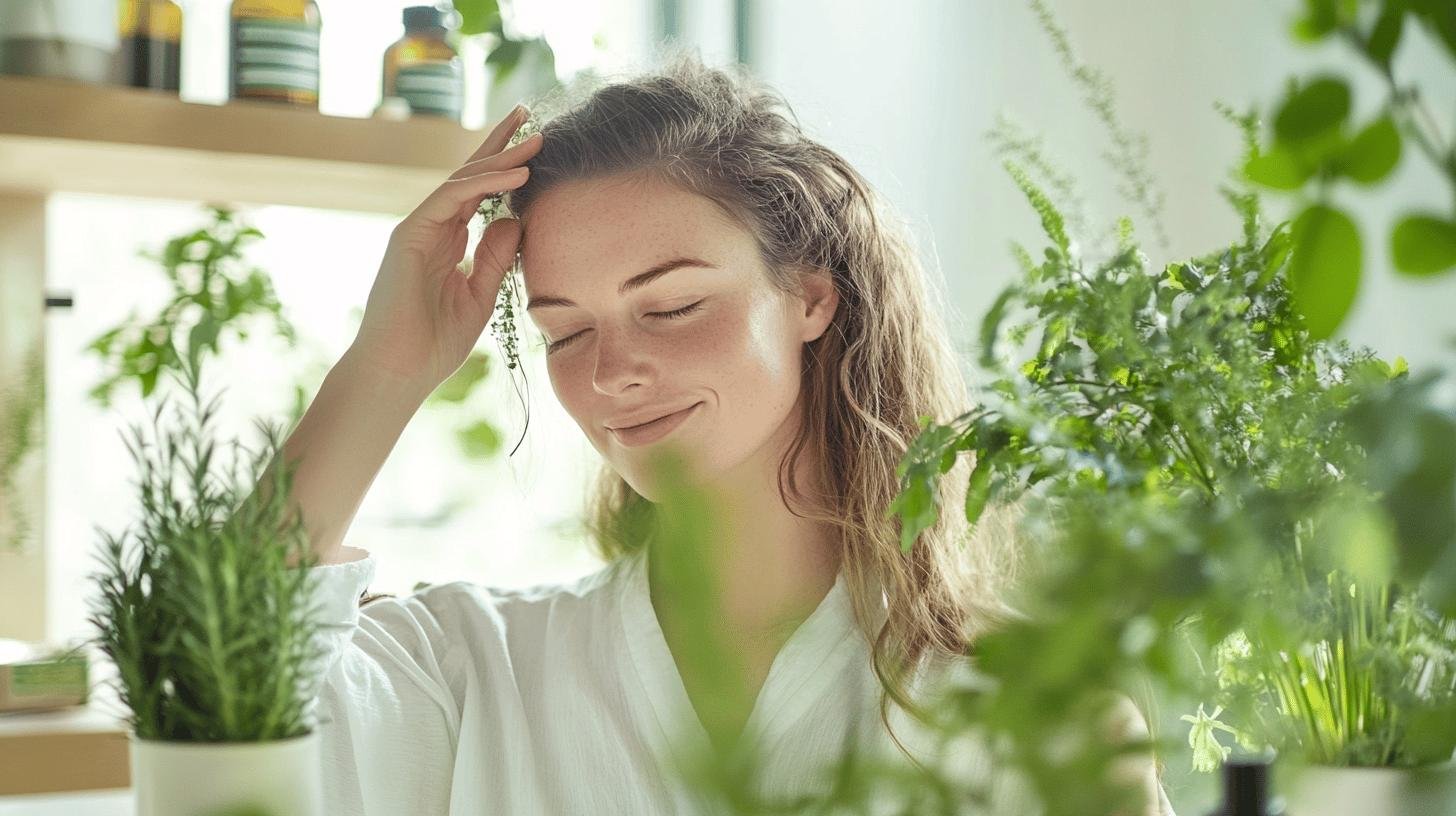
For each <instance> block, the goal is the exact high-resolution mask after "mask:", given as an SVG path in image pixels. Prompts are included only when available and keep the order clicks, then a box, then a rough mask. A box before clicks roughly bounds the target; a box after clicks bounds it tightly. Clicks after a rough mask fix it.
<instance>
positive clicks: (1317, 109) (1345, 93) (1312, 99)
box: [1274, 76, 1350, 145]
mask: <svg viewBox="0 0 1456 816" xmlns="http://www.w3.org/2000/svg"><path fill="white" fill-rule="evenodd" d="M1349 115H1350V86H1349V85H1347V84H1345V80H1343V79H1341V78H1339V77H1335V76H1322V77H1319V78H1317V79H1315V80H1314V81H1313V82H1310V83H1309V84H1308V85H1305V86H1304V87H1302V88H1298V89H1296V90H1294V91H1293V93H1291V94H1290V95H1289V96H1288V97H1286V98H1285V100H1284V104H1283V105H1281V106H1280V108H1279V112H1278V113H1277V114H1275V116H1274V133H1275V135H1277V136H1278V138H1279V140H1280V141H1281V142H1285V143H1287V144H1290V145H1298V144H1301V143H1308V142H1312V141H1315V140H1317V139H1319V138H1320V137H1322V136H1326V135H1328V134H1330V133H1331V132H1334V131H1337V130H1338V129H1339V127H1340V125H1342V124H1344V122H1345V118H1346V117H1347V116H1349Z"/></svg>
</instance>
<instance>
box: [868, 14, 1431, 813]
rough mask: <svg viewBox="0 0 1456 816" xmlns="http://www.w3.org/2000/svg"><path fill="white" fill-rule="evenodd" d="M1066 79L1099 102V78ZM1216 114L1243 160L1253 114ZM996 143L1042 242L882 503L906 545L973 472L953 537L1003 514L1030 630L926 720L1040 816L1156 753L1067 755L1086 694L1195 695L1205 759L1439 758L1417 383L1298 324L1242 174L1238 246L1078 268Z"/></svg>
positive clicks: (1019, 141)
mask: <svg viewBox="0 0 1456 816" xmlns="http://www.w3.org/2000/svg"><path fill="white" fill-rule="evenodd" d="M1034 5H1035V6H1036V7H1037V8H1038V9H1039V10H1040V11H1041V12H1042V14H1041V18H1042V22H1043V24H1044V25H1045V26H1047V27H1048V28H1049V29H1051V30H1052V33H1053V40H1054V43H1056V44H1064V43H1065V39H1064V37H1061V36H1057V31H1056V29H1055V23H1054V21H1052V20H1051V16H1050V14H1049V13H1046V12H1045V7H1044V5H1043V4H1041V3H1039V2H1038V3H1034ZM1059 51H1060V52H1061V53H1062V54H1063V56H1064V58H1065V57H1066V56H1067V55H1068V54H1069V51H1068V50H1067V49H1066V48H1065V47H1064V46H1063V45H1059ZM1067 64H1068V67H1069V68H1070V69H1072V74H1073V77H1074V79H1076V80H1077V81H1078V82H1079V83H1081V84H1082V85H1083V86H1084V88H1086V89H1088V90H1089V96H1088V98H1089V101H1091V102H1093V103H1094V106H1095V105H1096V103H1097V100H1098V99H1099V98H1102V97H1101V96H1100V93H1099V92H1098V87H1099V86H1100V84H1101V81H1102V80H1101V79H1100V77H1099V75H1098V74H1096V73H1095V72H1093V71H1090V70H1086V69H1085V68H1084V67H1082V66H1076V65H1075V63H1074V61H1072V60H1067ZM1221 111H1222V112H1223V113H1224V114H1225V116H1226V118H1229V119H1230V120H1232V121H1233V122H1235V123H1236V124H1238V125H1239V127H1240V128H1241V130H1242V131H1243V134H1244V146H1245V156H1244V159H1243V160H1242V166H1244V167H1247V166H1248V165H1249V163H1250V162H1251V161H1253V159H1254V157H1256V156H1257V155H1258V146H1257V141H1258V137H1257V129H1258V121H1257V119H1256V118H1255V117H1254V116H1253V115H1252V114H1246V115H1242V116H1240V115H1237V114H1235V113H1233V112H1232V111H1231V110H1229V109H1228V108H1226V107H1223V108H1221ZM1103 118H1104V121H1105V122H1107V121H1108V119H1107V117H1106V116H1105V115H1104V117H1103ZM1110 132H1111V133H1112V137H1113V139H1114V141H1115V142H1118V143H1122V144H1126V143H1127V140H1126V138H1125V134H1121V133H1119V132H1118V131H1117V129H1115V128H1111V129H1110ZM998 139H999V141H1000V145H1001V146H1002V148H1003V153H1007V154H1012V155H1015V156H1017V157H1018V158H1021V159H1028V160H1026V161H1020V162H1018V161H1010V160H1008V161H1007V164H1006V169H1007V171H1008V173H1010V175H1011V176H1012V178H1013V179H1014V180H1015V181H1016V182H1017V184H1018V186H1019V187H1020V188H1021V189H1022V191H1023V192H1024V194H1025V195H1026V197H1027V199H1028V201H1029V202H1030V203H1031V205H1032V207H1033V209H1034V210H1035V211H1036V213H1037V214H1038V216H1039V217H1040V219H1041V222H1042V226H1043V231H1044V232H1045V234H1046V236H1047V239H1048V241H1049V245H1048V246H1047V247H1046V248H1045V249H1044V250H1043V251H1042V252H1041V253H1040V257H1036V256H1033V255H1032V253H1030V252H1028V251H1026V250H1025V249H1022V248H1020V247H1015V248H1014V253H1015V255H1016V257H1017V258H1018V260H1019V263H1020V266H1021V268H1022V277H1021V280H1020V281H1018V282H1017V283H1015V284H1013V285H1012V286H1010V287H1008V288H1007V289H1006V290H1004V291H1003V292H1002V293H1001V295H1000V296H999V297H998V298H997V299H996V301H995V303H994V305H993V306H992V308H991V309H990V311H989V312H988V314H987V315H986V317H985V319H984V321H983V324H982V331H981V338H980V348H981V355H980V360H979V362H980V364H981V366H982V367H983V368H984V369H986V371H987V372H988V373H989V374H990V375H991V376H990V380H991V384H990V385H989V386H987V387H986V388H984V389H982V391H981V393H980V394H979V395H978V396H979V397H980V398H981V404H980V405H979V406H978V407H976V408H975V409H973V410H970V411H968V412H966V413H965V414H963V415H961V416H959V417H957V418H955V419H954V420H951V421H949V422H943V423H942V422H936V421H933V420H932V418H929V417H927V418H925V419H924V420H923V423H924V428H923V431H922V433H921V435H920V436H919V438H917V439H916V440H915V443H914V444H913V445H912V447H911V450H910V451H909V452H908V454H907V456H906V457H905V460H904V461H903V462H902V463H901V469H900V476H901V479H902V492H901V494H900V495H899V496H898V497H897V498H896V500H895V503H894V504H893V505H892V507H891V508H890V513H891V514H892V515H895V516H898V517H899V519H900V521H901V525H902V527H901V529H902V544H903V546H904V547H905V548H906V549H907V550H908V549H909V548H911V547H913V546H914V544H915V541H916V539H917V538H918V535H919V532H920V531H921V530H923V529H925V527H926V526H928V525H929V524H932V523H934V521H935V520H936V519H937V518H938V516H939V513H940V512H942V511H943V510H944V508H940V507H937V506H936V504H935V496H936V494H935V491H934V487H935V484H936V482H937V480H938V479H939V478H940V477H941V474H943V473H945V472H947V471H948V470H949V468H950V466H951V465H952V464H953V463H954V461H955V459H956V458H957V457H958V456H960V455H963V454H965V455H971V456H973V457H974V462H975V464H974V466H973V470H972V473H971V476H970V482H969V486H968V487H969V489H968V491H967V500H966V506H965V507H964V508H956V511H957V512H964V513H965V514H966V517H967V519H969V520H970V521H971V522H973V523H974V522H976V521H977V520H978V519H979V518H980V517H981V515H982V514H983V513H984V512H985V509H986V508H987V507H988V506H990V505H991V504H993V503H1019V504H1021V505H1022V506H1023V507H1024V508H1025V513H1024V515H1023V517H1022V518H1023V525H1022V536H1021V538H1020V539H1019V541H1020V542H1021V545H1022V546H1024V547H1026V548H1028V550H1029V551H1030V553H1031V556H1032V557H1030V558H1029V561H1030V563H1031V564H1032V565H1033V566H1032V568H1031V570H1030V572H1029V574H1028V575H1027V576H1026V578H1025V579H1024V582H1023V583H1022V585H1021V586H1019V587H1018V588H1017V593H1016V594H1015V597H1016V599H1017V606H1018V608H1020V609H1021V610H1023V612H1024V613H1025V614H1026V618H1025V619H1024V620H1019V621H1016V622H1014V623H1012V624H1010V625H1008V626H1006V627H1003V628H1002V629H1001V630H999V631H997V632H995V633H993V634H991V635H989V636H987V637H985V638H983V639H981V641H980V642H979V643H978V644H977V645H976V647H975V657H974V660H975V666H976V669H977V673H978V675H979V678H978V680H979V682H978V683H977V684H976V685H975V686H967V687H965V688H963V689H960V690H958V691H955V692H952V693H951V694H950V695H949V696H948V697H947V698H946V701H945V702H944V703H943V704H942V705H941V706H940V710H941V711H942V712H943V713H944V714H945V720H944V722H943V723H942V725H943V726H944V727H945V728H947V729H949V730H955V729H963V728H965V727H968V726H969V725H972V724H975V725H979V726H984V727H987V728H989V730H990V732H991V734H993V735H994V736H995V742H996V743H997V744H999V745H1000V746H1001V748H1002V750H1003V755H1002V758H1003V759H1005V760H1007V761H1009V762H1010V763H1012V764H1013V765H1015V766H1017V767H1019V768H1021V769H1022V770H1024V771H1026V773H1027V775H1028V777H1029V779H1030V780H1031V782H1032V784H1033V787H1034V788H1035V789H1036V791H1037V792H1038V793H1039V794H1040V798H1041V799H1042V800H1043V804H1045V805H1046V806H1047V808H1048V812H1049V813H1068V814H1072V813H1093V812H1107V811H1108V810H1109V809H1110V808H1113V807H1117V806H1122V807H1130V806H1132V805H1133V804H1134V803H1133V801H1132V799H1130V798H1129V796H1130V792H1119V791H1117V790H1116V786H1114V785H1110V784H1109V781H1108V780H1109V771H1110V769H1111V768H1112V767H1113V764H1114V763H1115V762H1116V761H1117V760H1118V759H1119V757H1120V755H1122V754H1124V753H1126V752H1128V751H1133V752H1136V751H1139V750H1146V749H1148V748H1156V749H1158V751H1159V752H1160V753H1169V752H1172V751H1174V750H1175V749H1176V748H1177V745H1176V743H1175V742H1173V741H1171V740H1170V739H1168V738H1167V737H1160V736H1159V735H1157V734H1156V733H1155V734H1154V735H1153V736H1154V737H1155V739H1153V740H1150V741H1148V742H1147V743H1144V744H1137V743H1133V744H1127V745H1124V746H1122V748H1120V749H1119V748H1113V747H1110V746H1109V745H1107V744H1106V742H1105V741H1099V740H1096V739H1091V738H1089V735H1092V734H1096V733H1097V732H1098V728H1099V724H1100V723H1101V722H1104V721H1105V718H1106V716H1107V714H1108V711H1109V709H1110V706H1111V701H1110V700H1111V698H1109V697H1108V695H1106V694H1105V693H1104V692H1105V691H1106V690H1109V689H1111V690H1117V691H1120V692H1122V693H1124V694H1127V695H1129V696H1135V697H1141V698H1145V699H1147V701H1148V702H1149V703H1151V702H1152V700H1153V699H1154V698H1158V699H1172V700H1174V701H1175V702H1178V703H1183V702H1187V701H1189V700H1194V699H1198V698H1205V699H1214V700H1216V701H1217V705H1216V706H1215V708H1214V712H1215V713H1213V714H1210V713H1208V712H1207V711H1206V710H1205V709H1203V708H1201V707H1200V708H1199V711H1198V713H1197V714H1195V715H1190V716H1189V717H1188V718H1187V721H1188V722H1190V723H1191V724H1192V729H1191V733H1190V742H1191V746H1190V748H1191V749H1192V750H1193V753H1194V757H1193V758H1194V762H1195V764H1196V765H1197V766H1198V767H1200V768H1202V769H1211V768H1216V767H1217V766H1218V764H1219V763H1220V762H1221V761H1222V759H1223V758H1225V757H1226V756H1227V755H1228V753H1229V751H1230V748H1229V747H1228V746H1225V745H1223V744H1221V743H1219V742H1218V738H1217V735H1218V734H1219V733H1223V734H1225V735H1236V736H1237V739H1238V741H1239V742H1240V743H1242V747H1243V749H1244V750H1246V751H1250V752H1261V751H1264V750H1268V749H1270V748H1272V749H1274V750H1275V751H1277V752H1279V753H1281V754H1282V755H1284V756H1286V757H1288V758H1290V759H1292V760H1302V761H1307V762H1318V763H1327V764H1362V765H1383V766H1392V765H1394V766H1406V765H1420V764H1428V763H1431V762H1439V761H1442V760H1444V759H1448V758H1450V756H1451V753H1452V749H1453V747H1456V679H1453V678H1456V652H1453V643H1456V628H1453V625H1452V617H1453V615H1456V603H1452V598H1453V593H1456V563H1453V562H1456V555H1453V549H1456V548H1453V546H1452V545H1453V541H1456V419H1453V416H1452V414H1451V412H1450V411H1449V409H1445V410H1442V409H1440V408H1437V407H1436V406H1435V405H1434V404H1433V400H1432V396H1431V395H1432V392H1433V382H1434V380H1435V378H1434V377H1426V378H1422V379H1421V380H1419V381H1415V382H1412V381H1411V378H1410V374H1409V372H1408V371H1407V370H1406V366H1405V364H1404V362H1403V361H1401V360H1397V361H1396V362H1395V363H1394V364H1388V363H1385V362H1384V361H1381V360H1379V359H1377V358H1375V356H1374V355H1373V354H1372V353H1371V352H1370V351H1369V350H1366V349H1351V348H1350V347H1349V346H1348V344H1345V343H1334V342H1327V341H1325V340H1324V339H1323V335H1324V333H1325V332H1324V327H1323V326H1317V327H1316V328H1317V329H1319V331H1312V330H1311V324H1310V318H1308V316H1307V314H1306V312H1307V311H1308V310H1307V309H1305V308H1301V304H1300V302H1299V300H1298V298H1297V297H1296V296H1295V295H1294V291H1295V290H1297V289H1298V286H1299V284H1300V280H1302V279H1307V278H1311V277H1312V276H1315V275H1317V274H1319V273H1320V272H1321V270H1322V268H1323V264H1324V262H1325V256H1324V255H1323V254H1322V253H1321V250H1319V249H1318V248H1312V247H1311V246H1310V245H1309V244H1307V243H1302V242H1301V240H1300V238H1301V234H1300V227H1299V224H1298V223H1297V219H1296V223H1288V222H1286V223H1280V224H1276V225H1273V226H1270V225H1269V224H1268V223H1267V222H1266V220H1265V218H1264V216H1263V213H1262V210H1261V207H1260V202H1259V198H1258V196H1257V194H1256V193H1255V192H1254V190H1253V189H1252V188H1251V187H1249V186H1248V185H1247V184H1246V183H1245V179H1243V178H1242V177H1240V178H1236V179H1235V182H1236V183H1235V185H1233V186H1226V187H1224V188H1223V190H1222V192H1223V194H1224V196H1225V197H1226V198H1227V199H1228V200H1229V202H1230V203H1231V204H1232V205H1233V206H1234V208H1235V209H1236V211H1237V212H1238V213H1239V215H1240V216H1241V221H1242V232H1243V235H1242V237H1241V239H1240V240H1239V241H1237V242H1235V243H1233V244H1231V245H1230V246H1228V247H1227V248H1225V249H1222V250H1219V251H1217V252H1213V253H1210V254H1208V255H1205V256H1202V257H1198V258H1194V259H1190V260H1187V261H1181V262H1175V263H1169V264H1165V265H1161V268H1157V267H1154V268H1151V269H1150V268H1149V267H1150V264H1149V261H1148V259H1147V257H1146V255H1144V254H1143V253H1142V251H1141V250H1140V249H1139V247H1138V246H1137V243H1136V242H1135V241H1134V238H1133V236H1134V231H1133V226H1132V223H1131V221H1130V220H1129V219H1121V220H1120V221H1119V223H1118V227H1117V229H1116V230H1115V234H1116V239H1115V246H1114V247H1113V248H1112V249H1111V251H1109V252H1108V253H1106V257H1105V258H1100V259H1097V260H1093V259H1091V258H1089V257H1086V256H1085V255H1084V252H1083V251H1082V250H1081V249H1079V246H1080V245H1079V244H1078V242H1077V241H1075V240H1074V236H1073V235H1072V234H1070V233H1069V232H1068V230H1067V222H1066V219H1065V218H1064V217H1063V215H1062V213H1061V211H1060V209H1059V207H1058V205H1057V203H1056V202H1055V201H1054V200H1053V199H1052V197H1050V196H1049V195H1048V194H1047V193H1046V192H1045V190H1044V189H1043V188H1042V187H1040V186H1039V185H1038V184H1037V183H1036V182H1035V181H1034V180H1033V178H1032V174H1031V173H1030V172H1028V170H1027V167H1032V168H1037V167H1045V166H1046V164H1047V163H1046V162H1044V161H1043V160H1042V159H1041V158H1040V156H1039V155H1038V151H1037V145H1036V143H1035V142H1034V141H1029V140H1027V139H1025V138H1024V137H1020V136H1018V135H1016V134H1012V135H1009V136H1008V135H1005V134H1004V133H1002V134H998ZM1124 155H1125V154H1124V153H1123V152H1122V151H1121V150H1114V151H1110V154H1109V157H1110V158H1114V159H1116V158H1117V157H1120V156H1124ZM1119 164H1120V163H1119V162H1118V161H1114V167H1115V169H1118V170H1119V171H1121V172H1123V173H1124V174H1126V170H1127V169H1128V168H1129V167H1140V166H1141V163H1138V162H1133V163H1131V164H1127V163H1125V162H1124V163H1121V165H1122V166H1119ZM1064 181H1065V180H1064V179H1061V180H1059V179H1058V178H1057V177H1055V176H1054V177H1053V184H1054V185H1056V186H1059V187H1062V188H1065V186H1066V185H1065V184H1064ZM1140 189H1144V188H1142V187H1141V186H1140V185H1139V184H1138V183H1135V180H1132V179H1130V180H1127V181H1126V182H1125V184H1124V188H1123V191H1124V194H1125V195H1128V196H1129V198H1131V199H1132V200H1134V201H1135V202H1139V201H1144V200H1147V197H1146V196H1145V195H1141V194H1138V192H1137V191H1138V190H1140ZM1129 191H1131V193H1129ZM1144 209H1145V210H1146V207H1144ZM1302 276H1305V277H1302ZM1396 443H1399V444H1396ZM988 687H989V688H990V689H992V690H991V691H990V692H987V691H986V688H988ZM1149 707H1151V706H1149ZM1221 716H1223V717H1225V719H1228V720H1230V721H1231V722H1233V723H1234V724H1233V725H1229V724H1228V723H1225V722H1224V721H1223V720H1220V719H1219V717H1221ZM1156 725H1157V723H1156V722H1154V726H1155V727H1156ZM1226 739H1227V737H1226Z"/></svg>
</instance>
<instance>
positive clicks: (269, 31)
mask: <svg viewBox="0 0 1456 816" xmlns="http://www.w3.org/2000/svg"><path fill="white" fill-rule="evenodd" d="M236 25H237V38H238V39H237V42H235V43H233V47H234V48H235V49H236V53H235V54H234V57H233V60H234V62H235V63H236V66H237V69H236V70H237V93H238V95H239V96H247V95H248V91H250V90H257V89H264V88H267V89H270V90H280V89H281V90H288V91H307V92H311V93H315V94H316V93H318V89H319V30H318V29H317V28H314V27H313V26H311V25H309V24H308V23H306V22H304V21H302V20H264V19H256V18H243V19H239V20H237V21H236Z"/></svg>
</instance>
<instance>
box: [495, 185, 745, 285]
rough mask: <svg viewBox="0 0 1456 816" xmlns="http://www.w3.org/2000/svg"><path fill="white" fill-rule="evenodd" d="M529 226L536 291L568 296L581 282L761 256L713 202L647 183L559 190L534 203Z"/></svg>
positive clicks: (526, 257)
mask: <svg viewBox="0 0 1456 816" xmlns="http://www.w3.org/2000/svg"><path fill="white" fill-rule="evenodd" d="M522 227H523V230H524V238H523V240H522V243H521V270H522V275H523V277H524V279H525V283H526V289H527V291H528V292H536V291H547V290H549V291H550V292H551V293H553V294H562V293H563V292H562V291H561V290H562V289H564V288H566V284H569V283H571V282H572V281H574V280H577V279H578V276H581V275H589V276H591V277H592V278H602V279H604V280H609V281H611V282H613V283H615V282H617V281H619V280H621V279H625V278H628V277H631V276H632V275H635V274H637V273H639V272H642V271H643V270H645V269H647V268H648V267H650V266H651V265H652V264H654V263H656V262H658V261H662V260H665V259H667V258H668V257H669V256H672V257H676V256H678V255H683V254H687V255H696V256H697V257H701V258H703V259H704V260H707V261H710V262H713V263H732V262H741V261H743V260H747V259H748V258H751V257H752V256H753V254H754V253H755V249H756V248H755V244H754V242H753V239H752V237H751V236H750V235H749V234H748V232H747V231H745V230H744V229H743V228H742V227H740V226H739V225H738V224H737V223H736V222H735V221H734V220H733V219H731V218H730V217H729V216H728V214H727V213H725V212H724V211H723V210H722V209H721V208H720V207H718V205H717V204H715V203H714V202H713V201H711V200H710V199H708V198H706V197H704V196H701V195H698V194H697V193H693V192H691V191H688V190H684V189H682V188H681V187H678V186H676V185H673V184H670V183H668V182H665V181H662V180H661V179H657V178H653V177H645V176H614V177H609V178H605V179H591V180H584V181H572V182H567V183H564V184H561V185H558V186H556V187H553V188H551V189H550V190H548V191H546V192H545V193H544V194H542V195H541V197H540V198H538V199H536V201H535V203H534V204H532V206H531V209H530V211H529V212H527V213H526V215H525V217H524V218H523V219H522Z"/></svg>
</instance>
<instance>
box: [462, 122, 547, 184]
mask: <svg viewBox="0 0 1456 816" xmlns="http://www.w3.org/2000/svg"><path fill="white" fill-rule="evenodd" d="M545 141H546V140H545V139H544V138H543V137H542V135H541V134H540V133H536V134H533V135H531V136H528V137H527V138H526V139H524V140H523V141H522V142H521V143H520V144H517V145H512V146H510V147H508V148H506V149H505V150H503V151H501V152H500V153H496V154H495V155H493V156H486V157H485V158H483V159H476V160H475V161H471V162H467V163H465V164H463V165H461V166H460V169H459V170H456V171H455V172H453V173H451V174H450V178H461V177H464V176H473V175H475V174H476V173H481V172H484V171H487V170H505V169H509V168H510V167H513V166H515V165H518V164H523V163H524V162H526V161H528V160H529V159H530V158H531V157H532V156H534V155H536V154H537V153H539V152H540V151H541V145H543V144H545Z"/></svg>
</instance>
